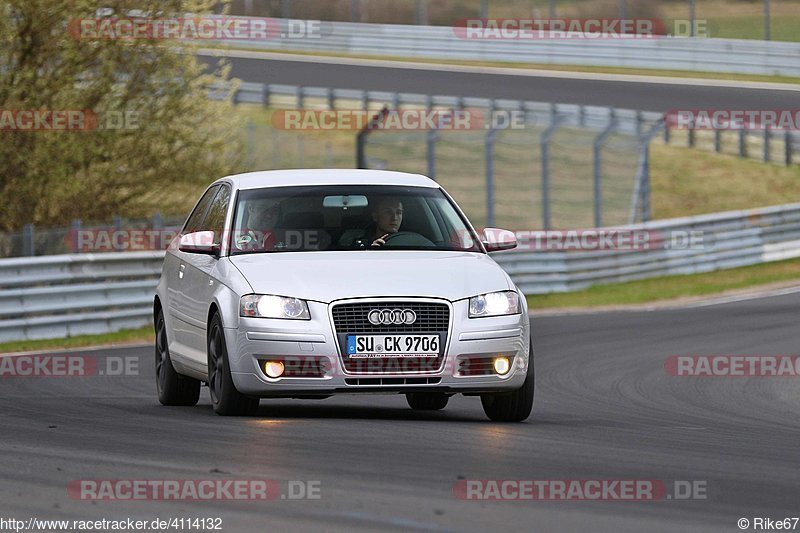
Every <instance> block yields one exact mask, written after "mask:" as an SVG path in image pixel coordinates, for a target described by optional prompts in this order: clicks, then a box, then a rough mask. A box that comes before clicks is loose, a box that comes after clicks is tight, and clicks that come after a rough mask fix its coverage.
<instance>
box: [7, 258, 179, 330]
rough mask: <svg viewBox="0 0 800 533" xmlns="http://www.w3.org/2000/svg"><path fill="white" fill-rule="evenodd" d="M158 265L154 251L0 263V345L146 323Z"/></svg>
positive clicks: (148, 320) (149, 317)
mask: <svg viewBox="0 0 800 533" xmlns="http://www.w3.org/2000/svg"><path fill="white" fill-rule="evenodd" d="M163 259H164V252H163V251H156V252H124V253H103V254H74V255H53V256H45V257H25V258H12V259H3V260H0V280H1V281H0V342H4V341H11V340H20V339H44V338H59V337H71V336H75V335H86V334H94V333H107V332H110V331H118V330H120V329H126V328H137V327H141V326H144V325H146V324H148V323H151V322H152V316H153V294H154V290H155V286H156V283H157V280H158V277H159V276H160V275H161V264H162V262H163Z"/></svg>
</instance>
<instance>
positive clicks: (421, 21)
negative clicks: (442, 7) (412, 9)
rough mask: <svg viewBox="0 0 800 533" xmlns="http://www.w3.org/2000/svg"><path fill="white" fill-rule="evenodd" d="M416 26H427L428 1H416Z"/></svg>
mask: <svg viewBox="0 0 800 533" xmlns="http://www.w3.org/2000/svg"><path fill="white" fill-rule="evenodd" d="M416 11H417V15H416V19H417V26H427V25H428V1H427V0H417V9H416Z"/></svg>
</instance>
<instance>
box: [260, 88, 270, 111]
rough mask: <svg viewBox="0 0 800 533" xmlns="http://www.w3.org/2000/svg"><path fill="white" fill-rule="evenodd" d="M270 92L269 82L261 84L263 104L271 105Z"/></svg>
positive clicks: (265, 105)
mask: <svg viewBox="0 0 800 533" xmlns="http://www.w3.org/2000/svg"><path fill="white" fill-rule="evenodd" d="M269 93H270V86H269V83H265V84H264V85H262V86H261V104H262V105H263V106H264V107H269Z"/></svg>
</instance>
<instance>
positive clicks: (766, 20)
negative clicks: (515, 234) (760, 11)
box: [764, 0, 771, 41]
mask: <svg viewBox="0 0 800 533" xmlns="http://www.w3.org/2000/svg"><path fill="white" fill-rule="evenodd" d="M769 22H770V21H769V0H764V40H765V41H769V40H770V38H771V32H770V31H769V30H770V28H769Z"/></svg>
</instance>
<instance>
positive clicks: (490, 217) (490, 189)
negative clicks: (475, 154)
mask: <svg viewBox="0 0 800 533" xmlns="http://www.w3.org/2000/svg"><path fill="white" fill-rule="evenodd" d="M496 136H497V130H496V129H494V128H492V129H490V130H489V131H488V132H487V133H486V227H489V228H491V227H493V226H494V141H495V137H496Z"/></svg>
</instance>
